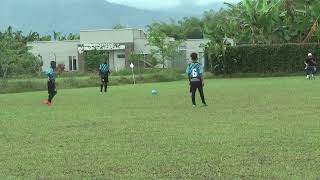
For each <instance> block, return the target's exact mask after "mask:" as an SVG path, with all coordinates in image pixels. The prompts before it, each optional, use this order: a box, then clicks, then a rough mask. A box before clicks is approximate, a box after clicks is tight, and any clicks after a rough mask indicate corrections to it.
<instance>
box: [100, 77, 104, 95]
mask: <svg viewBox="0 0 320 180" xmlns="http://www.w3.org/2000/svg"><path fill="white" fill-rule="evenodd" d="M100 80H101V83H100V92H101V93H102V90H103V86H104V79H103V76H100Z"/></svg>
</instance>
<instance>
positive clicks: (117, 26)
mask: <svg viewBox="0 0 320 180" xmlns="http://www.w3.org/2000/svg"><path fill="white" fill-rule="evenodd" d="M125 28H127V27H126V26H125V25H122V24H116V25H114V26H112V29H125Z"/></svg>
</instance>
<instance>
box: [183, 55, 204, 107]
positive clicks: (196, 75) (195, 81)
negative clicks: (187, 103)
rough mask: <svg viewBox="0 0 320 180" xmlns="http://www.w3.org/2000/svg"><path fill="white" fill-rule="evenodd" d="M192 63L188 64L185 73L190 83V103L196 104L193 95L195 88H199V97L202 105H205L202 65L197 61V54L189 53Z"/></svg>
mask: <svg viewBox="0 0 320 180" xmlns="http://www.w3.org/2000/svg"><path fill="white" fill-rule="evenodd" d="M191 59H192V63H190V64H188V67H187V70H186V73H187V74H188V78H189V84H190V93H191V98H192V105H193V106H194V107H195V106H196V100H195V95H196V91H197V89H198V90H199V93H200V97H201V100H202V103H203V105H204V106H207V103H206V101H205V98H204V92H203V86H204V79H203V67H202V65H201V64H200V63H198V54H197V53H192V54H191Z"/></svg>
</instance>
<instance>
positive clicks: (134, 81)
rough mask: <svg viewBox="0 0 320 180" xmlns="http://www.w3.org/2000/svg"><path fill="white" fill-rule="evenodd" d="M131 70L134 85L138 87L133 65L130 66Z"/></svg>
mask: <svg viewBox="0 0 320 180" xmlns="http://www.w3.org/2000/svg"><path fill="white" fill-rule="evenodd" d="M130 68H131V71H132V79H133V85H136V79H135V77H134V71H133V68H134V65H133V63H131V64H130Z"/></svg>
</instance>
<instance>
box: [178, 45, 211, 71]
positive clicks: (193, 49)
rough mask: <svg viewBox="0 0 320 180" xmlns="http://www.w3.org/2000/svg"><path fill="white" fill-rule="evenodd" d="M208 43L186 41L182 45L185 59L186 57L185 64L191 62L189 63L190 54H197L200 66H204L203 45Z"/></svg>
mask: <svg viewBox="0 0 320 180" xmlns="http://www.w3.org/2000/svg"><path fill="white" fill-rule="evenodd" d="M208 42H209V40H208V39H188V40H187V41H186V42H185V43H183V45H185V47H186V57H187V63H190V62H192V61H191V57H190V55H191V53H198V57H199V62H200V63H201V64H203V65H204V64H205V58H204V47H203V46H204V45H205V44H207V43H208Z"/></svg>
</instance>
